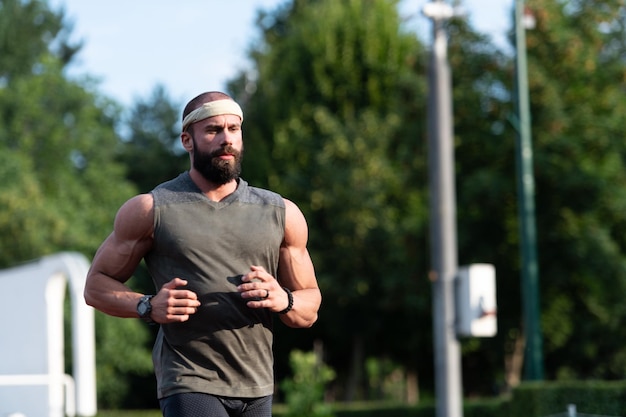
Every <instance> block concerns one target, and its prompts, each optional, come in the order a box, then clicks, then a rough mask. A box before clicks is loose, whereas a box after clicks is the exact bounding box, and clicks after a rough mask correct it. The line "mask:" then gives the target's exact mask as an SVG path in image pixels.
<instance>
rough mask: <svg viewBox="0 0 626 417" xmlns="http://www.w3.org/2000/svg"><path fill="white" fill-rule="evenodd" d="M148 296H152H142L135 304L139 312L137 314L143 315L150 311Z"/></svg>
mask: <svg viewBox="0 0 626 417" xmlns="http://www.w3.org/2000/svg"><path fill="white" fill-rule="evenodd" d="M150 298H152V297H144V298H142V299H141V300H140V301H139V304H138V305H137V313H139V316H141V317H145V316H146V315H148V314H149V313H150V311H152V305H150Z"/></svg>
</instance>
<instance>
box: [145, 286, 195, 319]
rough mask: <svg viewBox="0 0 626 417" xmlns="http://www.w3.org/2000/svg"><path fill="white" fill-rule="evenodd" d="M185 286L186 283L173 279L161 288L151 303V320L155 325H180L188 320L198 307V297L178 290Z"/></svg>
mask: <svg viewBox="0 0 626 417" xmlns="http://www.w3.org/2000/svg"><path fill="white" fill-rule="evenodd" d="M186 285H187V281H185V280H184V279H180V278H174V279H173V280H171V281H170V282H168V283H166V284H164V285H163V287H161V289H160V290H159V292H158V293H157V295H155V296H154V297H153V298H152V300H150V301H151V304H152V314H151V315H150V316H151V318H152V320H154V321H155V322H157V323H160V324H164V323H181V322H184V321H187V320H189V316H191V315H192V314H195V313H196V311H198V307H200V301H199V300H198V295H197V294H196V293H195V292H193V291H189V290H184V289H178V288H179V287H184V286H186Z"/></svg>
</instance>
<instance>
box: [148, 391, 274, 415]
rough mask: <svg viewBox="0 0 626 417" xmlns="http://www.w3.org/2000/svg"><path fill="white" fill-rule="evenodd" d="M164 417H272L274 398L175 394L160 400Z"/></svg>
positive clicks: (194, 393)
mask: <svg viewBox="0 0 626 417" xmlns="http://www.w3.org/2000/svg"><path fill="white" fill-rule="evenodd" d="M159 403H160V405H161V412H162V413H163V417H271V416H272V396H271V395H268V396H267V397H260V398H229V397H217V396H214V395H210V394H203V393H199V392H189V393H184V394H175V395H171V396H169V397H165V398H163V399H161V400H159Z"/></svg>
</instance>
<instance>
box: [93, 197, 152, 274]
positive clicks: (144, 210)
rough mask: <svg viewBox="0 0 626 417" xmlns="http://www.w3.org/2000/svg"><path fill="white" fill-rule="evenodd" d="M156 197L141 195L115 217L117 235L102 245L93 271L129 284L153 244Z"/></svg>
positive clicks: (113, 233)
mask: <svg viewBox="0 0 626 417" xmlns="http://www.w3.org/2000/svg"><path fill="white" fill-rule="evenodd" d="M152 231H153V209H152V197H151V196H149V195H141V196H137V197H134V198H132V199H131V200H129V201H127V202H126V203H125V204H124V205H123V206H122V207H121V208H120V210H119V211H118V213H117V215H116V217H115V224H114V227H113V232H112V233H111V234H110V235H109V236H108V237H107V238H106V240H105V241H104V242H103V243H102V245H101V246H100V248H99V249H98V252H96V256H95V257H94V260H93V263H92V264H93V269H94V270H96V271H98V272H99V273H102V274H104V275H107V276H109V277H111V278H115V279H117V280H118V281H122V282H123V281H126V280H127V279H128V278H130V276H131V275H132V274H133V272H134V271H135V268H136V267H137V265H139V262H141V259H142V258H143V256H144V255H145V254H146V253H147V251H148V250H149V249H150V247H151V245H152Z"/></svg>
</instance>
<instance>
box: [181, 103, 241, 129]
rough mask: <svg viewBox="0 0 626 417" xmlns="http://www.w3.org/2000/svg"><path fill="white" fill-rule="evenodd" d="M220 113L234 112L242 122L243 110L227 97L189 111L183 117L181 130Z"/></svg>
mask: <svg viewBox="0 0 626 417" xmlns="http://www.w3.org/2000/svg"><path fill="white" fill-rule="evenodd" d="M222 114H234V115H235V116H239V117H240V118H241V121H242V122H243V111H241V107H239V104H237V103H236V102H234V101H233V100H228V99H226V100H215V101H210V102H208V103H204V104H203V105H202V106H200V107H198V108H197V109H195V110H194V111H192V112H191V113H189V114H188V115H187V116H186V117H185V118H184V119H183V131H184V130H185V129H187V126H189V125H190V124H192V123H195V122H197V121H199V120H204V119H208V118H209V117H213V116H219V115H222Z"/></svg>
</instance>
